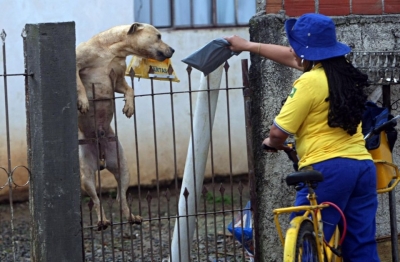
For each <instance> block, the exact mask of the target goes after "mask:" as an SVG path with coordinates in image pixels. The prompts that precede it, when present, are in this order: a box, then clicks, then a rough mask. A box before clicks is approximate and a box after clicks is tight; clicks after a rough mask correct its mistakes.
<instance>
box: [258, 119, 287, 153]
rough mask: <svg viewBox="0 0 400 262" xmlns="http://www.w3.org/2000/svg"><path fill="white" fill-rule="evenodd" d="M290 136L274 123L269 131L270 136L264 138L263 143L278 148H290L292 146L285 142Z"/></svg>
mask: <svg viewBox="0 0 400 262" xmlns="http://www.w3.org/2000/svg"><path fill="white" fill-rule="evenodd" d="M288 136H289V135H288V134H286V133H285V132H283V131H282V130H280V129H279V128H277V127H276V126H275V125H272V126H271V129H270V131H269V137H267V138H266V139H264V141H263V144H265V145H267V146H269V147H273V148H276V149H278V150H285V149H286V150H288V149H290V147H288V146H286V145H285V144H284V143H285V141H286V139H287V138H288Z"/></svg>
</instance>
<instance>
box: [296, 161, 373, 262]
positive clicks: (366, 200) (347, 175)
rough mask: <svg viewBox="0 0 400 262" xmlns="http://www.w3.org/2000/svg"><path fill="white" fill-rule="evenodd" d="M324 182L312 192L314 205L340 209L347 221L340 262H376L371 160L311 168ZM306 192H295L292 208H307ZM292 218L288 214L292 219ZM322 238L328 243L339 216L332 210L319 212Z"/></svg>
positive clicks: (331, 162)
mask: <svg viewBox="0 0 400 262" xmlns="http://www.w3.org/2000/svg"><path fill="white" fill-rule="evenodd" d="M313 168H314V169H315V170H318V171H320V172H321V173H322V174H323V176H324V181H323V182H320V183H319V184H318V187H317V188H316V190H315V193H316V194H317V200H318V203H321V202H324V201H329V202H333V203H335V204H336V205H338V206H339V207H340V209H341V210H342V211H343V213H344V215H345V217H346V221H347V233H346V237H345V240H344V243H343V245H342V252H343V258H344V261H351V262H356V261H360V262H361V261H362V262H365V261H368V262H374V261H380V260H379V257H378V252H377V244H376V241H375V231H376V225H375V214H376V210H377V206H378V199H377V193H376V169H375V165H374V163H373V162H372V161H371V160H355V159H349V158H333V159H329V160H326V161H322V162H320V163H317V164H313ZM307 194H308V189H307V188H303V189H302V190H300V191H298V192H297V195H296V201H295V205H296V206H299V205H305V204H308V203H309V202H308V200H307ZM294 215H295V214H292V217H293V216H294ZM322 219H323V221H324V234H325V238H326V239H327V240H329V239H330V238H331V236H332V234H333V232H334V230H335V227H336V225H337V224H339V227H341V226H342V221H341V216H340V214H339V213H338V212H337V210H336V209H335V208H325V209H323V210H322Z"/></svg>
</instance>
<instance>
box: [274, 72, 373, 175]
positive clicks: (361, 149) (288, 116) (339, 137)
mask: <svg viewBox="0 0 400 262" xmlns="http://www.w3.org/2000/svg"><path fill="white" fill-rule="evenodd" d="M328 96H329V90H328V80H327V78H326V75H325V71H324V69H323V68H322V66H321V64H317V65H316V66H315V67H314V68H313V69H312V70H311V71H309V72H306V73H304V74H303V75H302V76H301V77H300V78H299V79H297V80H296V81H295V82H294V84H293V89H292V92H291V93H290V94H289V96H288V98H287V100H286V102H285V104H284V105H283V107H282V109H281V111H280V113H279V115H278V116H277V117H276V118H275V120H274V124H275V125H276V126H277V127H278V128H279V129H280V130H282V131H283V132H285V133H287V134H289V135H294V136H295V140H296V150H297V153H298V155H299V158H300V162H299V168H301V167H304V166H308V165H311V164H314V163H318V162H321V161H324V160H327V159H331V158H335V157H345V158H352V159H359V160H363V159H372V158H371V155H370V154H369V153H368V151H367V149H366V148H365V141H364V138H363V135H362V133H361V122H360V125H359V126H358V128H357V133H356V134H354V135H353V136H350V135H349V134H348V133H347V132H346V131H344V130H343V129H342V128H339V127H336V128H331V127H329V125H328V110H329V102H327V101H325V100H326V98H327V97H328Z"/></svg>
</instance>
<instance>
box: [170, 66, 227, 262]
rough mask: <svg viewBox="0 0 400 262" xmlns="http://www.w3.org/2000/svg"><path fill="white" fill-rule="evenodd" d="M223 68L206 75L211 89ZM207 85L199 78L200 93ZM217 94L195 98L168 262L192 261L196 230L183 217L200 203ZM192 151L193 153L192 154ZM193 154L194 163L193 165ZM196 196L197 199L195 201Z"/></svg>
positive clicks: (191, 221) (190, 220)
mask: <svg viewBox="0 0 400 262" xmlns="http://www.w3.org/2000/svg"><path fill="white" fill-rule="evenodd" d="M222 68H223V66H222V65H221V66H220V67H218V68H217V69H216V70H214V71H213V72H211V73H210V74H209V75H208V77H209V84H210V89H219V88H220V85H221V77H222ZM207 84H208V83H207V77H205V76H204V75H203V74H202V77H201V79H200V87H199V90H207ZM218 94H219V90H216V91H210V94H208V92H206V91H204V92H199V93H198V95H197V102H196V108H195V110H194V116H193V134H192V136H191V138H190V141H189V148H188V153H187V157H186V164H185V170H184V173H183V181H182V187H181V193H180V195H179V217H178V218H177V219H176V221H175V228H174V235H173V238H172V246H171V256H170V261H172V262H186V261H191V260H192V259H191V258H190V257H189V256H190V247H191V243H192V239H193V234H194V230H195V216H189V217H186V215H195V203H196V201H197V203H199V201H200V196H201V190H202V187H203V181H204V172H205V168H206V164H207V156H208V149H209V146H210V125H211V128H212V125H213V123H214V117H215V110H216V108H217V101H218ZM208 99H210V105H209V104H208ZM209 109H210V112H209ZM210 116H211V119H210ZM210 122H211V123H210ZM192 140H193V141H192ZM193 148H194V150H192V149H193ZM193 152H194V161H195V163H194V162H193ZM193 164H195V165H194V170H195V175H194V174H193ZM194 181H196V183H194ZM195 185H196V188H195ZM185 188H186V189H187V190H188V192H189V196H188V198H187V202H186V199H185V197H184V195H183V193H184V192H185ZM195 192H196V193H195ZM195 196H196V197H197V199H196V200H195ZM186 206H187V209H186ZM178 220H179V221H178ZM178 228H179V230H178ZM179 252H180V259H179Z"/></svg>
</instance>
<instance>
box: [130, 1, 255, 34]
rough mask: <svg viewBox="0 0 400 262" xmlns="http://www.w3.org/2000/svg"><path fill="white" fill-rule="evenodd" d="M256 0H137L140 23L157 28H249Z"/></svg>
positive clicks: (135, 8) (135, 6) (135, 7)
mask: <svg viewBox="0 0 400 262" xmlns="http://www.w3.org/2000/svg"><path fill="white" fill-rule="evenodd" d="M255 13H256V0H134V18H135V21H136V22H143V23H148V24H152V25H154V26H155V27H159V28H161V27H173V28H193V27H221V26H245V25H248V23H249V20H250V18H251V17H252V16H253V15H254V14H255Z"/></svg>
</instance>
